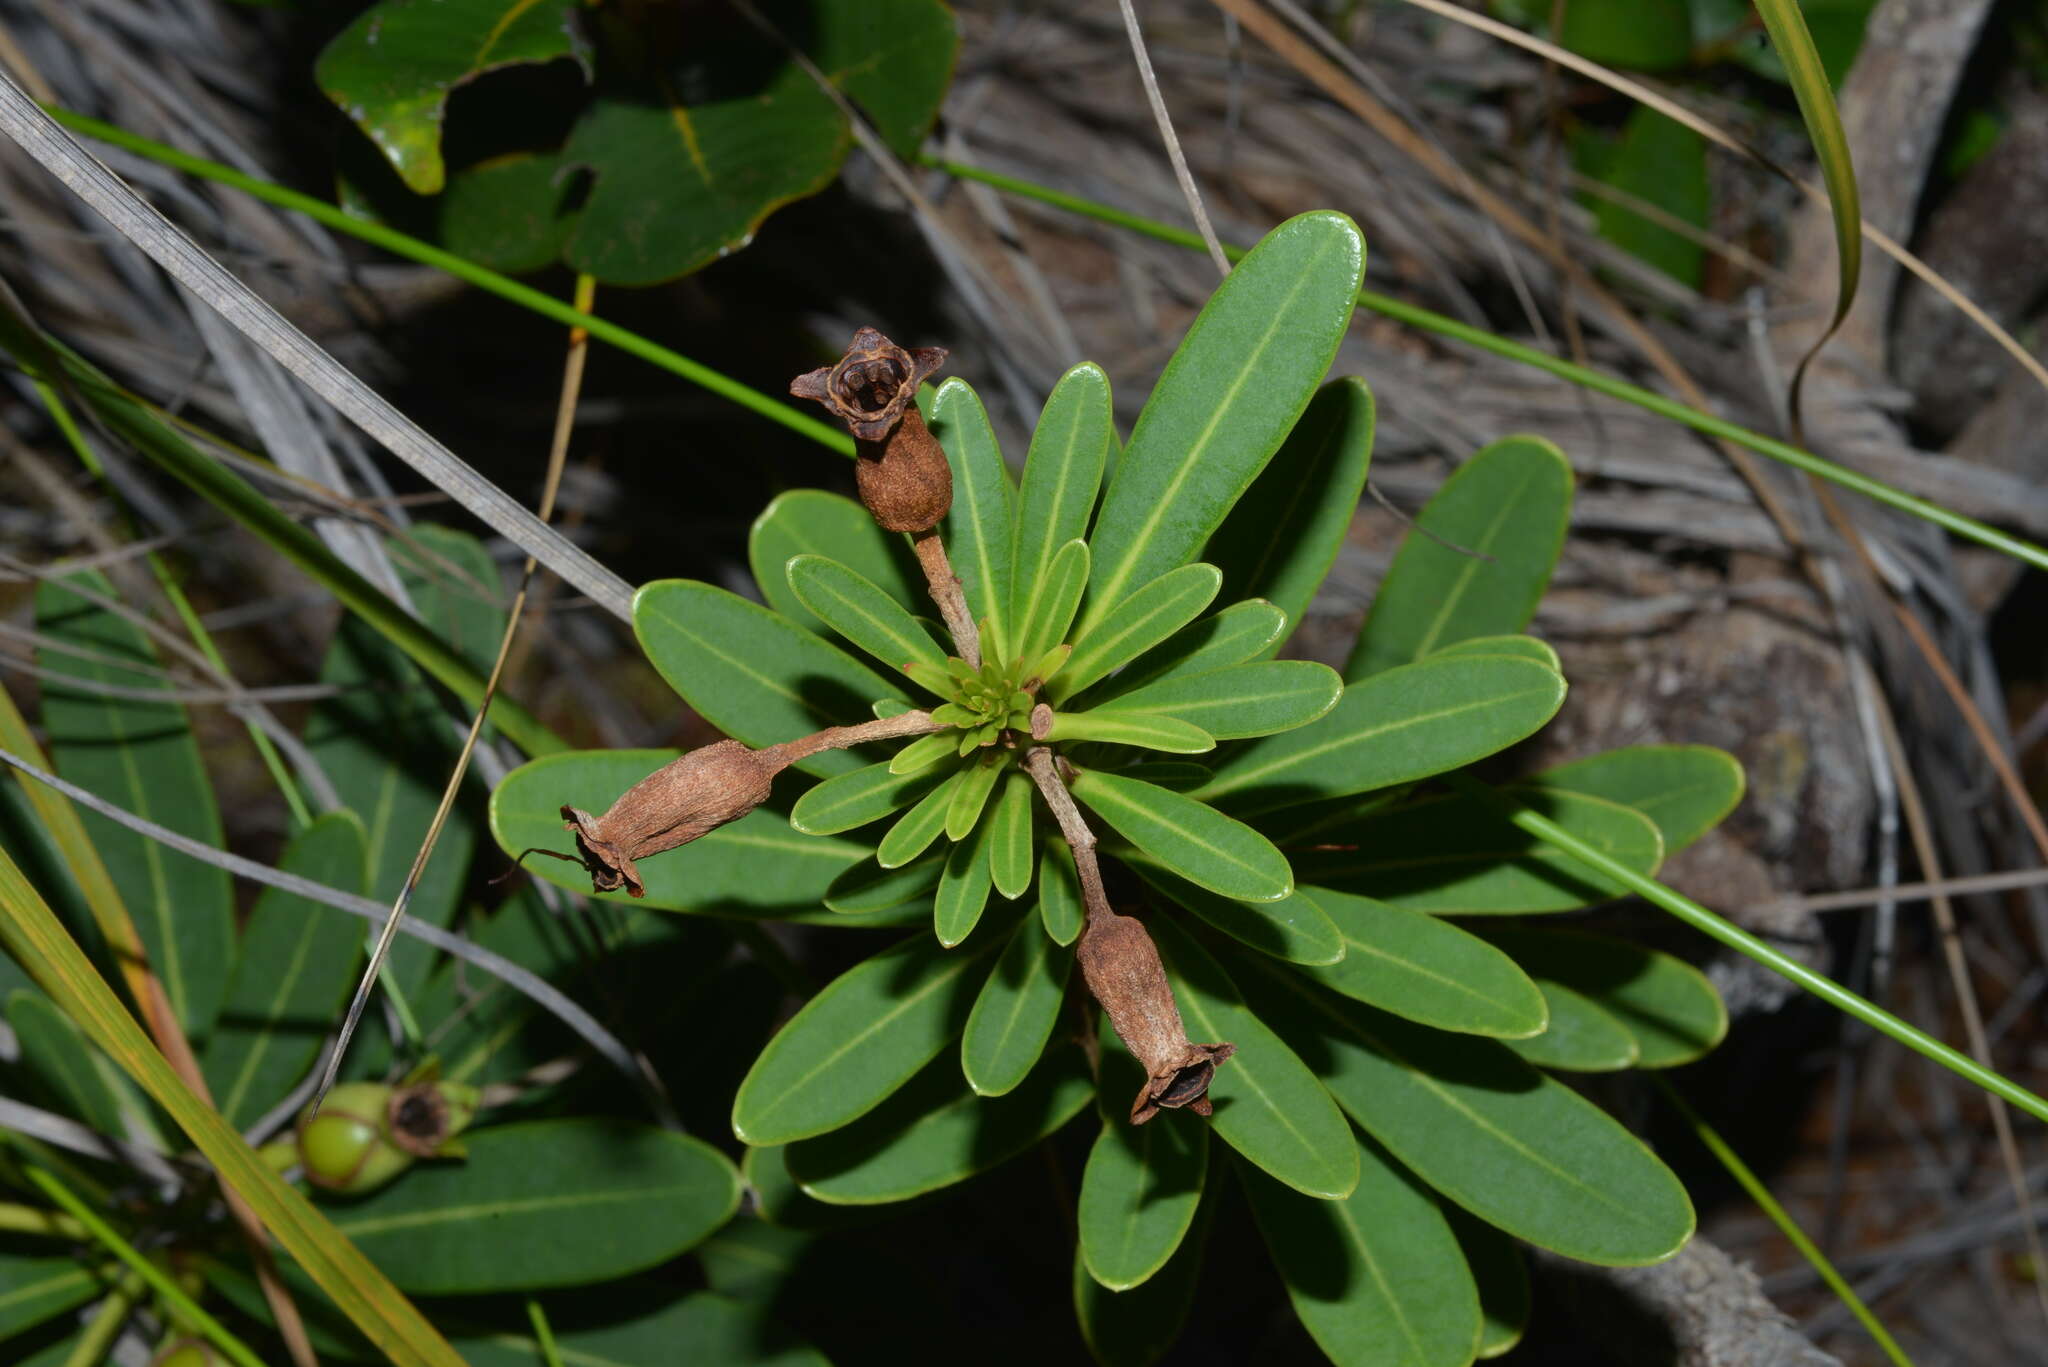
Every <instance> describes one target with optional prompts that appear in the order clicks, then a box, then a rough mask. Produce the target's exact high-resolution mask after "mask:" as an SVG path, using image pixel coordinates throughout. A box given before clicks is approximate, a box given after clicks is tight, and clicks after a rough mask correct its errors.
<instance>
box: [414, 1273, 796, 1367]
mask: <svg viewBox="0 0 2048 1367" xmlns="http://www.w3.org/2000/svg"><path fill="white" fill-rule="evenodd" d="M573 1304H574V1303H573V1302H571V1305H572V1306H573ZM555 1313H556V1314H558V1315H559V1314H560V1313H561V1312H560V1310H559V1309H557V1310H556V1311H555ZM554 1338H555V1347H556V1350H557V1351H558V1352H559V1353H560V1355H561V1356H560V1359H559V1361H560V1362H561V1364H562V1367H645V1364H648V1363H654V1362H692V1363H707V1364H709V1363H718V1364H720V1367H830V1364H829V1363H827V1362H826V1360H825V1357H824V1355H823V1354H821V1353H819V1352H818V1351H817V1349H815V1348H811V1347H809V1346H807V1345H805V1344H803V1343H800V1342H798V1341H797V1340H796V1339H795V1337H794V1336H793V1335H792V1334H791V1333H790V1332H789V1331H788V1330H787V1329H784V1328H783V1327H782V1326H781V1325H779V1324H776V1323H775V1322H774V1321H773V1320H771V1319H769V1318H768V1317H767V1316H766V1314H764V1313H763V1312H762V1310H761V1308H760V1307H758V1306H755V1305H748V1304H745V1303H743V1302H741V1301H738V1300H734V1299H732V1298H730V1297H727V1296H722V1295H717V1294H714V1293H713V1292H709V1291H692V1292H690V1293H689V1294H687V1295H684V1296H681V1297H679V1298H677V1299H675V1300H672V1301H669V1302H668V1303H667V1304H665V1305H662V1306H660V1307H659V1308H657V1309H653V1310H649V1311H646V1312H643V1313H639V1314H634V1315H632V1316H630V1317H628V1318H623V1319H621V1318H612V1317H606V1318H605V1319H604V1320H603V1321H602V1322H600V1323H597V1324H594V1325H592V1326H590V1327H588V1328H583V1327H579V1326H578V1325H577V1324H576V1322H575V1317H574V1316H573V1311H572V1314H571V1315H564V1316H562V1317H561V1318H559V1319H557V1321H556V1322H555V1325H554ZM455 1342H456V1344H457V1346H458V1347H459V1348H460V1349H461V1351H462V1355H463V1357H465V1358H466V1359H468V1361H469V1365H470V1367H536V1364H539V1363H544V1362H547V1361H548V1358H547V1357H546V1356H545V1355H544V1354H543V1353H542V1351H541V1346H540V1344H539V1342H538V1341H536V1340H534V1339H531V1338H528V1337H526V1336H525V1335H523V1334H509V1333H500V1334H492V1335H491V1336H490V1337H488V1338H467V1337H465V1338H458V1339H456V1340H455Z"/></svg>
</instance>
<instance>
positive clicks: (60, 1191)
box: [23, 1165, 263, 1367]
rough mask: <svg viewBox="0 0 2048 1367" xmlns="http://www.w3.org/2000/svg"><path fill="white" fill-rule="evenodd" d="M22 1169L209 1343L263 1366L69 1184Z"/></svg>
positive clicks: (251, 1366) (241, 1361) (252, 1366)
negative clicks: (73, 1193) (80, 1197)
mask: <svg viewBox="0 0 2048 1367" xmlns="http://www.w3.org/2000/svg"><path fill="white" fill-rule="evenodd" d="M23 1171H25V1172H26V1173H27V1175H28V1180H29V1181H31V1182H33V1183H35V1185H36V1186H38V1187H40V1188H42V1190H43V1193H44V1194H45V1195H47V1196H48V1197H49V1198H50V1199H51V1200H52V1201H55V1202H56V1203H57V1204H58V1205H60V1206H62V1207H64V1209H65V1210H66V1211H68V1212H69V1213H70V1215H71V1217H72V1218H73V1219H74V1220H77V1221H78V1222H79V1223H80V1224H82V1225H84V1226H85V1227H86V1229H87V1230H88V1231H89V1232H90V1233H91V1234H92V1237H93V1238H94V1239H95V1240H97V1241H98V1242H99V1243H100V1244H101V1246H103V1247H104V1248H105V1249H106V1250H107V1251H108V1252H109V1253H112V1254H113V1255H114V1256H115V1257H117V1258H119V1259H120V1260H121V1261H122V1262H124V1263H126V1264H127V1265H128V1266H129V1267H130V1268H131V1269H133V1270H134V1272H135V1275H136V1276H138V1277H140V1278H142V1280H143V1281H144V1282H145V1283H146V1284H147V1285H148V1286H149V1288H150V1290H152V1291H154V1292H156V1294H157V1295H159V1296H161V1297H163V1300H164V1303H165V1304H166V1305H167V1306H169V1307H170V1308H171V1309H172V1310H173V1311H175V1312H176V1313H177V1314H179V1315H181V1316H183V1317H184V1319H185V1321H186V1322H187V1323H188V1324H190V1325H191V1326H192V1327H193V1328H194V1329H197V1330H198V1331H199V1332H200V1333H201V1334H202V1335H204V1336H205V1338H206V1340H207V1341H208V1342H209V1343H211V1344H213V1345H214V1346H215V1347H216V1348H218V1349H220V1350H221V1351H222V1352H223V1353H226V1354H227V1355H228V1357H229V1358H230V1359H231V1360H232V1361H234V1362H235V1363H237V1364H238V1367H263V1359H262V1358H259V1357H257V1356H256V1354H254V1353H253V1352H251V1351H249V1345H248V1344H246V1343H243V1342H242V1341H241V1340H240V1339H238V1338H236V1337H235V1336H234V1335H233V1334H231V1333H229V1332H228V1329H227V1326H226V1325H224V1324H222V1323H221V1322H220V1321H219V1320H217V1319H215V1318H214V1317H213V1316H211V1315H209V1314H207V1313H206V1311H204V1310H202V1309H200V1308H199V1304H198V1302H197V1301H194V1300H193V1299H192V1298H191V1297H190V1296H188V1295H186V1294H185V1291H184V1288H183V1287H181V1286H179V1285H178V1284H177V1283H176V1282H175V1281H173V1280H171V1277H170V1275H169V1274H168V1273H166V1272H165V1271H164V1270H163V1269H162V1268H160V1267H158V1266H157V1265H156V1264H155V1263H153V1262H151V1261H150V1260H149V1259H147V1258H145V1257H143V1256H142V1254H140V1253H138V1252H137V1251H136V1249H135V1246H134V1245H133V1244H131V1243H129V1242H128V1241H127V1240H126V1239H124V1238H122V1237H121V1235H120V1233H119V1232H118V1231H117V1230H115V1229H114V1227H113V1226H112V1225H109V1224H108V1223H107V1222H106V1221H105V1220H102V1219H101V1218H100V1217H99V1215H98V1213H97V1212H95V1211H94V1210H93V1208H92V1207H91V1206H88V1205H87V1204H86V1203H85V1202H83V1201H81V1200H79V1199H78V1198H77V1197H76V1196H74V1195H72V1194H71V1189H70V1188H69V1187H66V1186H65V1185H64V1184H63V1183H62V1182H59V1181H58V1180H57V1179H56V1178H55V1177H52V1176H51V1175H50V1174H49V1173H48V1172H46V1171H44V1170H43V1169H42V1168H39V1167H35V1166H33V1165H30V1166H27V1167H25V1168H24V1169H23Z"/></svg>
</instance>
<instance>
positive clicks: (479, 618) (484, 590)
mask: <svg viewBox="0 0 2048 1367" xmlns="http://www.w3.org/2000/svg"><path fill="white" fill-rule="evenodd" d="M385 546H386V549H388V550H389V551H390V553H391V560H392V563H393V564H394V565H396V566H397V567H398V573H399V577H400V578H401V579H403V580H404V581H405V587H406V591H407V592H408V593H409V594H410V595H411V596H412V600H413V606H414V607H415V608H417V609H418V610H419V615H420V620H421V621H423V622H425V623H426V624H427V625H428V626H430V627H432V628H433V629H434V631H435V633H436V634H437V635H439V636H440V637H441V639H442V640H444V641H446V642H447V643H448V644H449V645H451V646H453V647H454V648H455V649H456V650H457V651H458V652H460V653H461V655H462V657H463V658H464V659H466V660H468V661H469V662H470V664H472V665H473V666H475V667H476V668H477V670H479V671H480V672H482V673H489V672H490V668H491V664H492V662H493V661H495V660H496V659H497V657H498V641H499V638H500V637H502V636H503V635H504V632H505V585H504V575H503V574H502V572H501V571H500V570H499V569H498V562H497V561H495V560H493V559H491V552H490V548H489V547H487V546H485V545H484V543H483V542H482V541H479V540H478V539H477V538H476V537H474V536H471V535H470V534H469V533H468V532H459V531H456V530H455V529H454V528H453V527H436V526H433V525H431V524H426V525H421V526H417V527H414V528H412V529H411V530H410V531H407V532H405V533H404V534H403V535H399V536H393V537H391V538H390V539H389V540H388V541H386V543H385Z"/></svg>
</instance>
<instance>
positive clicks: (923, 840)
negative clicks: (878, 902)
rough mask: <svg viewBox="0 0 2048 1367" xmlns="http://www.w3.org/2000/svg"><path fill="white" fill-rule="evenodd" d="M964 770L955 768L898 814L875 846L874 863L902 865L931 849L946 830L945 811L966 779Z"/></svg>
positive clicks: (950, 805)
mask: <svg viewBox="0 0 2048 1367" xmlns="http://www.w3.org/2000/svg"><path fill="white" fill-rule="evenodd" d="M968 772H969V771H968V770H967V769H964V768H963V769H956V770H954V771H953V772H952V773H951V774H949V775H947V776H946V777H945V778H944V779H941V780H940V781H939V786H938V787H936V788H934V789H932V790H931V791H930V792H929V793H926V794H925V795H924V798H923V799H922V800H921V801H920V802H919V803H918V804H917V805H916V806H915V807H912V808H911V809H910V810H909V811H907V812H905V813H904V814H903V815H902V816H900V817H898V818H897V820H896V824H895V825H893V826H891V827H890V828H889V833H888V834H887V835H885V836H883V837H882V843H881V844H880V845H878V846H877V847H876V848H875V862H876V863H878V864H880V865H881V866H882V867H883V868H885V869H895V868H901V867H902V866H903V865H905V864H908V863H909V862H910V861H911V860H913V859H915V858H917V857H918V856H919V855H921V854H923V853H924V852H925V851H926V850H928V849H930V848H931V843H932V842H933V841H934V840H937V839H938V838H939V832H941V831H943V830H945V829H946V814H947V813H948V812H950V811H952V810H953V798H954V796H955V794H956V793H958V792H959V790H960V787H961V785H962V784H964V783H965V782H966V781H967V776H968Z"/></svg>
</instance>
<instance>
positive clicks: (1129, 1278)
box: [1074, 1023, 1228, 1291]
mask: <svg viewBox="0 0 2048 1367" xmlns="http://www.w3.org/2000/svg"><path fill="white" fill-rule="evenodd" d="M1225 1066H1228V1065H1225ZM1144 1081H1145V1070H1144V1069H1142V1068H1140V1067H1139V1066H1138V1064H1137V1061H1136V1060H1135V1059H1133V1058H1132V1057H1131V1056H1130V1053H1129V1052H1128V1051H1126V1050H1125V1049H1124V1048H1123V1045H1122V1042H1121V1041H1119V1040H1118V1039H1117V1037H1116V1034H1115V1032H1114V1031H1112V1030H1110V1029H1109V1028H1108V1026H1107V1024H1106V1023H1105V1025H1104V1027H1103V1030H1102V1096H1101V1098H1100V1099H1101V1100H1102V1101H1104V1102H1105V1103H1108V1104H1105V1105H1104V1106H1103V1107H1102V1109H1103V1111H1104V1115H1103V1120H1102V1133H1101V1134H1100V1135H1098V1136H1096V1140H1095V1147H1094V1148H1092V1149H1090V1150H1089V1151H1088V1166H1087V1168H1086V1169H1085V1170H1084V1171H1083V1172H1082V1175H1081V1197H1080V1201H1079V1204H1078V1205H1077V1206H1076V1207H1075V1210H1074V1217H1075V1223H1076V1225H1077V1226H1078V1227H1079V1230H1080V1244H1081V1259H1082V1261H1083V1262H1084V1263H1085V1264H1086V1265H1087V1268H1088V1275H1089V1276H1091V1277H1093V1278H1094V1279H1095V1280H1096V1281H1098V1282H1100V1283H1101V1284H1102V1285H1103V1286H1105V1287H1107V1288H1109V1289H1110V1290H1111V1291H1129V1290H1130V1289H1131V1288H1132V1287H1134V1286H1140V1285H1143V1284H1144V1283H1145V1282H1146V1281H1148V1280H1150V1279H1151V1277H1152V1276H1153V1274H1155V1273H1157V1272H1158V1271H1159V1270H1160V1269H1161V1268H1162V1267H1164V1266H1166V1263H1167V1260H1168V1259H1170V1258H1171V1257H1172V1256H1173V1254H1174V1251H1175V1250H1176V1249H1178V1248H1179V1247H1180V1245H1181V1240H1182V1239H1183V1238H1184V1237H1186V1235H1187V1232H1188V1228H1189V1227H1190V1226H1191V1225H1193V1224H1194V1221H1195V1210H1196V1208H1197V1207H1198V1206H1199V1205H1200V1204H1201V1200H1202V1189H1203V1179H1204V1178H1205V1177H1206V1175H1207V1173H1208V1170H1209V1126H1208V1122H1206V1121H1204V1120H1202V1119H1201V1118H1200V1117H1199V1116H1192V1115H1182V1114H1180V1113H1178V1112H1173V1111H1168V1112H1164V1113H1162V1114H1160V1115H1156V1116H1154V1117H1153V1118H1152V1119H1151V1120H1150V1121H1148V1122H1147V1123H1145V1124H1143V1125H1133V1124H1131V1123H1130V1121H1129V1119H1127V1118H1126V1117H1125V1116H1124V1115H1123V1114H1120V1111H1121V1109H1122V1099H1123V1098H1124V1097H1126V1096H1130V1095H1132V1094H1133V1093H1135V1092H1136V1091H1137V1090H1138V1088H1139V1087H1140V1086H1141V1085H1142V1084H1143V1083H1144Z"/></svg>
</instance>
